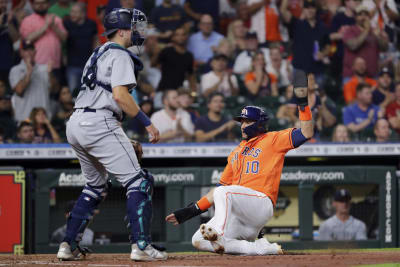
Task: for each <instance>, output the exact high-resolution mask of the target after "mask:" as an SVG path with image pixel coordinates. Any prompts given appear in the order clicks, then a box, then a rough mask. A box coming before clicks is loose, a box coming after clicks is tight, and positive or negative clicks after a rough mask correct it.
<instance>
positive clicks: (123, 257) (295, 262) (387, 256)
mask: <svg viewBox="0 0 400 267" xmlns="http://www.w3.org/2000/svg"><path fill="white" fill-rule="evenodd" d="M382 263H400V253H399V252H398V251H368V252H337V251H329V252H318V253H303V254H300V253H298V254H294V253H290V252H287V254H286V255H279V256H257V257H252V256H230V255H222V256H220V255H215V254H208V253H201V254H200V253H171V254H170V258H169V259H168V260H167V261H158V262H145V263H144V262H132V261H130V260H129V254H92V255H90V256H89V257H88V258H86V259H85V260H82V261H68V262H66V261H63V262H60V261H58V260H57V259H56V258H55V255H48V254H41V255H23V256H14V255H0V266H35V267H39V266H92V267H96V266H98V267H108V266H110V267H117V266H137V267H139V266H143V267H144V266H232V267H233V266H241V267H245V266H335V267H339V266H357V265H363V264H382Z"/></svg>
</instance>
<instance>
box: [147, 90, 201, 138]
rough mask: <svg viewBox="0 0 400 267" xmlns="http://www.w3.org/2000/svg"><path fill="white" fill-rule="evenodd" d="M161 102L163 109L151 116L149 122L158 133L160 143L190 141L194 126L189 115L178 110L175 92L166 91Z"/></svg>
mask: <svg viewBox="0 0 400 267" xmlns="http://www.w3.org/2000/svg"><path fill="white" fill-rule="evenodd" d="M162 101H163V104H164V108H163V109H161V110H159V111H157V112H155V113H154V114H153V115H152V116H151V122H152V123H153V124H154V125H155V126H156V127H157V129H158V130H159V131H160V142H163V143H166V142H167V143H183V142H184V141H185V140H186V141H190V140H191V139H192V136H193V134H194V126H193V123H192V120H191V119H190V115H189V113H187V112H186V111H184V110H183V109H181V108H180V106H179V102H178V93H177V91H176V90H172V89H171V90H166V91H164V93H163V97H162Z"/></svg>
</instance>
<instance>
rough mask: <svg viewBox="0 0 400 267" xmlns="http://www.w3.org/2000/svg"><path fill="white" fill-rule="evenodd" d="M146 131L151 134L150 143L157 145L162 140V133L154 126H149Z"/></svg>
mask: <svg viewBox="0 0 400 267" xmlns="http://www.w3.org/2000/svg"><path fill="white" fill-rule="evenodd" d="M146 131H147V132H148V133H149V134H150V140H149V141H150V143H152V144H155V143H157V142H158V141H159V140H160V131H158V129H157V128H156V127H154V125H153V124H150V125H149V126H147V127H146Z"/></svg>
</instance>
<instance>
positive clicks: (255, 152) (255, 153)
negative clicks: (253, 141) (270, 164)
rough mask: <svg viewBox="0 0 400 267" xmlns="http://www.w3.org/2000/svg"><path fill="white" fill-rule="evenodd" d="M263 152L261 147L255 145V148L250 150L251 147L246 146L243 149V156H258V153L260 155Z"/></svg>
mask: <svg viewBox="0 0 400 267" xmlns="http://www.w3.org/2000/svg"><path fill="white" fill-rule="evenodd" d="M261 152H262V150H261V149H260V148H254V147H253V148H252V149H251V150H250V148H249V147H247V146H246V147H245V148H244V149H243V152H242V155H243V156H252V157H253V158H257V157H258V155H259V154H260V153H261Z"/></svg>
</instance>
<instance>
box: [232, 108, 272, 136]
mask: <svg viewBox="0 0 400 267" xmlns="http://www.w3.org/2000/svg"><path fill="white" fill-rule="evenodd" d="M242 119H248V120H251V121H254V122H255V123H254V124H252V125H250V126H247V127H246V128H244V129H243V131H244V132H245V133H246V134H247V137H248V138H247V139H250V138H253V137H255V136H257V135H259V134H261V133H265V132H266V131H267V122H268V120H269V117H268V115H267V113H265V111H264V110H263V109H262V108H260V107H256V106H246V107H244V108H243V109H242V112H241V114H240V115H239V116H236V117H235V118H234V120H235V121H238V122H241V121H242Z"/></svg>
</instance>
